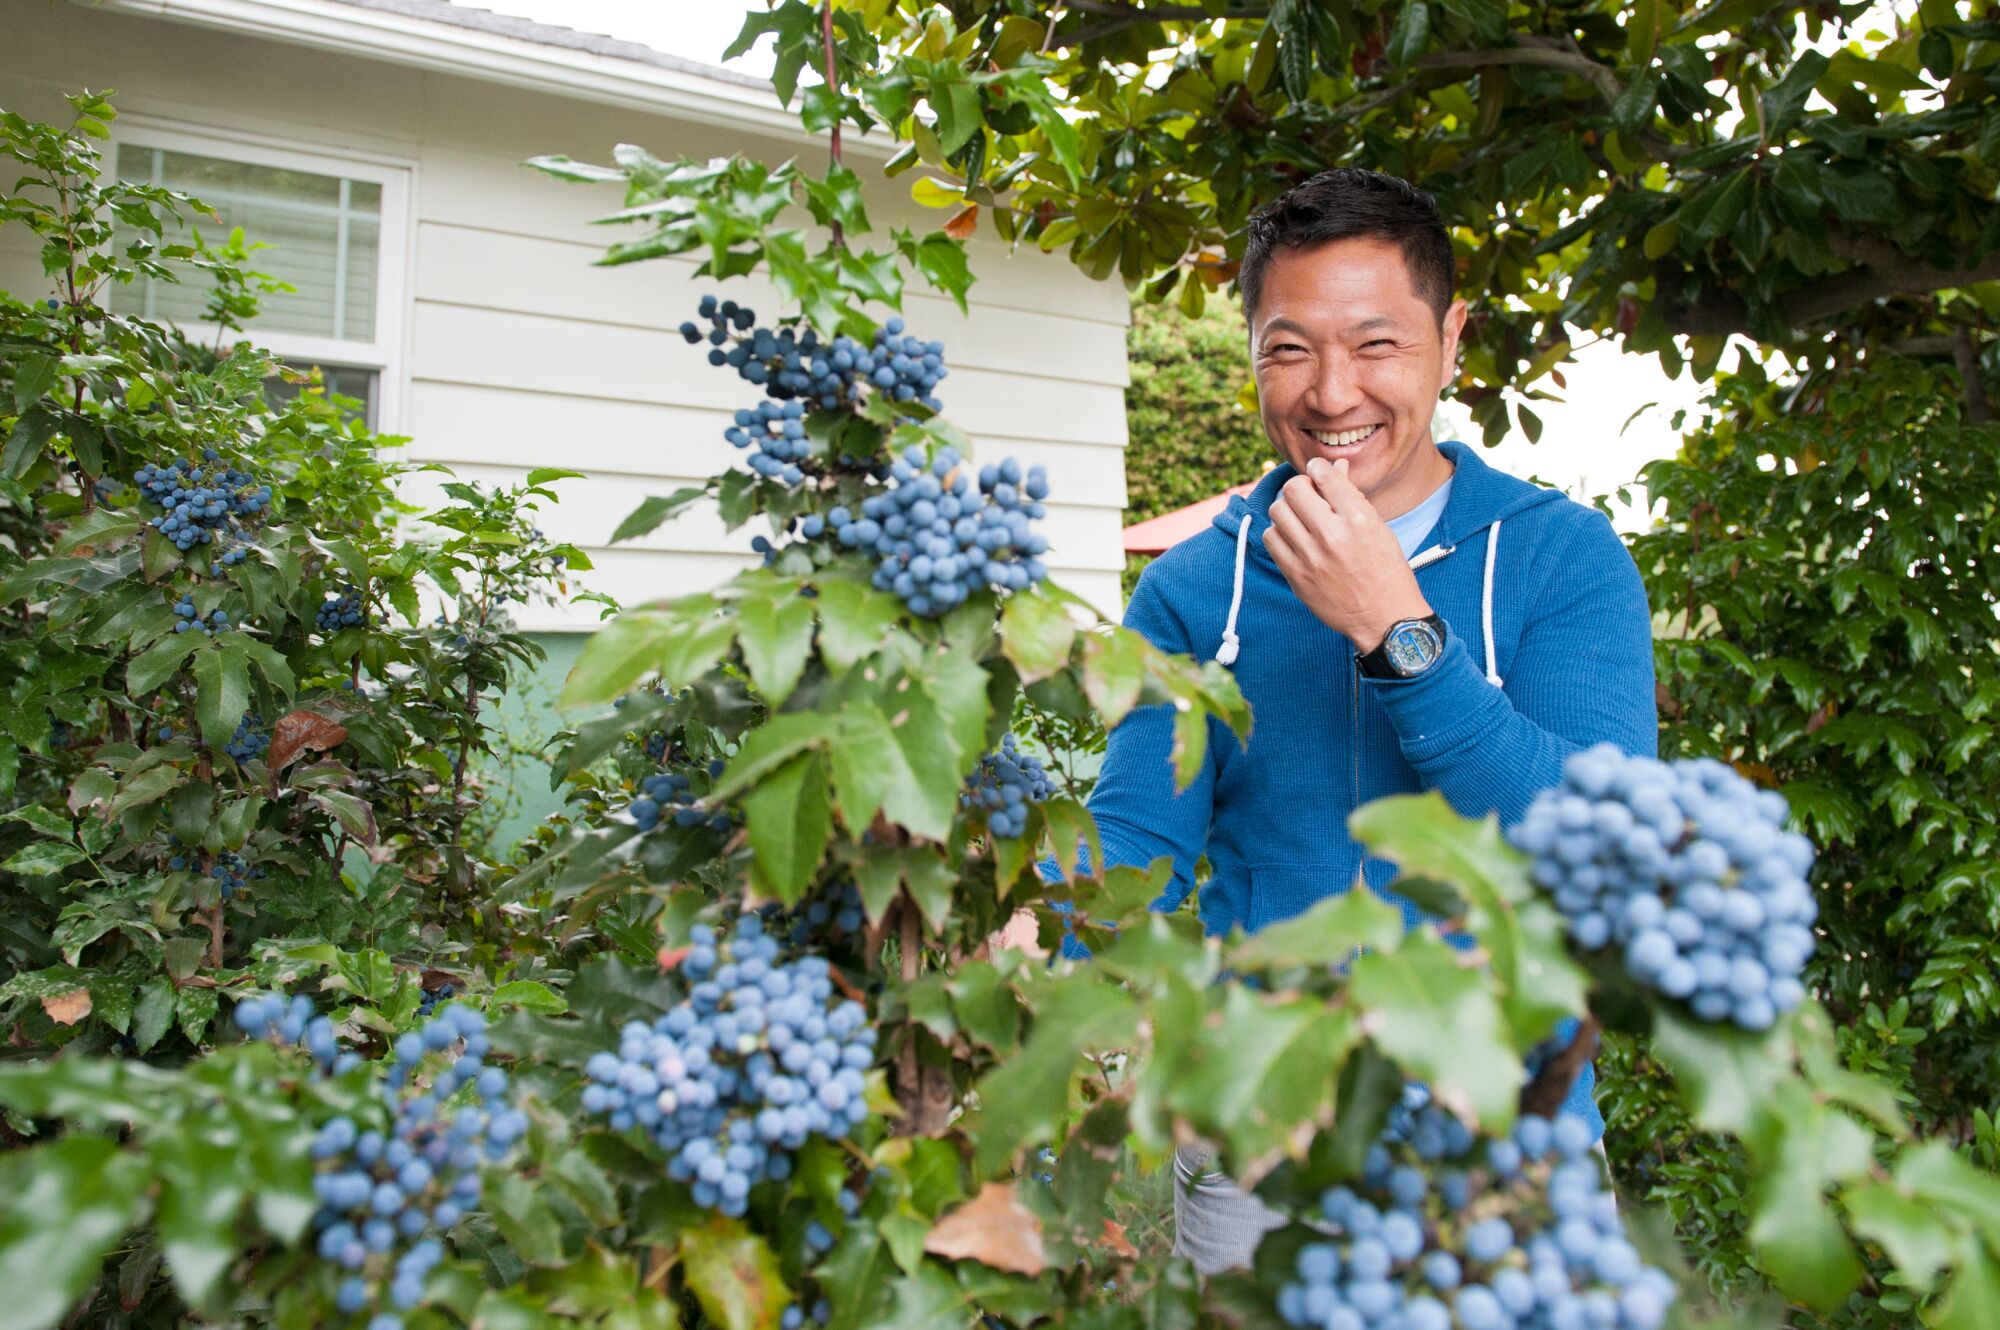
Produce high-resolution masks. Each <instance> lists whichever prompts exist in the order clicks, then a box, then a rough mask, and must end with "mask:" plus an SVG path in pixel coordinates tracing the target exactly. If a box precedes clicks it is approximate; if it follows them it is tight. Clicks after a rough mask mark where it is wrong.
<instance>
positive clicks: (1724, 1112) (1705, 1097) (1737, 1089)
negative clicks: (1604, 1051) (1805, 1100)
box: [1653, 1006, 1792, 1134]
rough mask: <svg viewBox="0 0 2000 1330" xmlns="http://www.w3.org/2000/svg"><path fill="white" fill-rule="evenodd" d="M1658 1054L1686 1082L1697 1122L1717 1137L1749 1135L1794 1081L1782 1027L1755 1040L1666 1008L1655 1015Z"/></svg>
mask: <svg viewBox="0 0 2000 1330" xmlns="http://www.w3.org/2000/svg"><path fill="white" fill-rule="evenodd" d="M1653 1052H1654V1053H1655V1054H1656V1055H1657V1056H1658V1057H1659V1059H1660V1061H1661V1062H1663V1063H1665V1064H1666V1065H1667V1067H1668V1068H1669V1069H1670V1070H1671V1071H1672V1072H1673V1073H1674V1076H1675V1079H1677V1080H1678V1081H1680V1082H1681V1098H1682V1099H1683V1100H1685V1101H1686V1103H1687V1105H1688V1109H1689V1111H1690V1112H1691V1113H1693V1115H1694V1119H1695V1121H1696V1122H1697V1123H1699V1124H1701V1125H1702V1126H1704V1127H1709V1128H1712V1129H1714V1130H1717V1131H1733V1132H1736V1133H1738V1134H1743V1133H1745V1132H1748V1131H1749V1130H1750V1128H1751V1126H1752V1125H1753V1124H1754V1122H1755V1120H1756V1117H1757V1114H1758V1113H1759V1112H1760V1111H1761V1110H1762V1107H1763V1105H1764V1104H1765V1103H1766V1102H1768V1101H1769V1100H1770V1098H1771V1096H1772V1095H1773V1093H1775V1091H1776V1089H1777V1087H1778V1085H1779V1084H1780V1083H1781V1082H1783V1081H1786V1080H1788V1079H1790V1078H1791V1075H1792V1058H1791V1040H1790V1039H1789V1037H1788V1036H1787V1035H1786V1034H1785V1032H1784V1028H1783V1027H1782V1026H1780V1027H1778V1028H1775V1029H1772V1030H1770V1031H1767V1032H1765V1033H1763V1034H1752V1033H1751V1032H1749V1031H1747V1030H1739V1029H1736V1028H1735V1027H1733V1026H1730V1027H1725V1026H1720V1025H1711V1024H1708V1023H1706V1022H1702V1021H1697V1020H1695V1019H1694V1018H1692V1017H1689V1016H1683V1015H1681V1014H1680V1013H1678V1012H1676V1011H1674V1010H1672V1009H1670V1008H1667V1007H1664V1006H1662V1007H1658V1008H1656V1009H1655V1011H1654V1018H1653Z"/></svg>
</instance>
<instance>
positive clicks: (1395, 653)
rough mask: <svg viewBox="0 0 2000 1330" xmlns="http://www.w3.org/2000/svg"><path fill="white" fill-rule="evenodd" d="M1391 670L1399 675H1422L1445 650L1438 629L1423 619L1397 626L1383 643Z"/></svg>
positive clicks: (1384, 652) (1383, 652)
mask: <svg viewBox="0 0 2000 1330" xmlns="http://www.w3.org/2000/svg"><path fill="white" fill-rule="evenodd" d="M1382 648H1383V651H1382V654H1383V655H1385V656H1387V657H1388V658H1389V668H1390V669H1392V670H1394V671H1396V673H1398V674H1421V673H1422V672H1423V671H1424V670H1426V669H1428V668H1429V667H1430V663H1431V662H1432V661H1434V660H1436V659H1437V658H1438V655H1439V653H1441V652H1442V651H1443V650H1444V641H1443V639H1441V638H1440V637H1439V636H1438V633H1437V629H1435V628H1433V627H1431V626H1430V625H1429V624H1427V623H1425V622H1423V621H1422V620H1421V619H1419V620H1414V621H1412V622H1410V623H1401V624H1397V625H1396V627H1395V629H1394V630H1393V631H1391V632H1390V634H1389V636H1388V638H1387V639H1386V640H1385V641H1384V642H1383V643H1382Z"/></svg>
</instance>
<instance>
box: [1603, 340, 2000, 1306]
mask: <svg viewBox="0 0 2000 1330" xmlns="http://www.w3.org/2000/svg"><path fill="white" fill-rule="evenodd" d="M1955 388H1956V385H1955V384H1954V383H1953V382H1952V380H1951V379H1950V378H1948V377H1947V376H1945V375H1942V374H1939V373H1937V372H1934V371H1928V370H1925V369H1924V368H1922V367H1921V366H1919V365H1916V364H1913V363H1910V362H1909V361H1906V360H1894V359H1891V360H1883V361H1878V362H1877V363H1876V364H1875V365H1873V366H1872V367H1871V369H1870V372H1869V373H1868V374H1867V375H1865V376H1854V377H1851V378H1846V379H1842V380H1839V381H1837V382H1835V383H1833V384H1831V385H1829V386H1828V387H1826V388H1824V389H1821V390H1817V391H1802V390H1800V389H1799V388H1797V387H1796V386H1795V385H1787V384H1776V383H1771V382H1767V381H1766V380H1765V379H1764V377H1763V375H1762V374H1761V373H1759V372H1758V371H1757V370H1756V369H1755V368H1754V367H1751V366H1746V369H1745V372H1744V373H1742V374H1740V375H1738V376H1734V377H1730V378H1726V379H1724V380H1723V382H1722V384H1721V387H1720V391H1719V393H1718V396H1717V398H1716V400H1715V402H1714V404H1713V408H1712V411H1711V413H1710V414H1709V415H1708V416H1707V418H1706V419H1705V420H1704V421H1703V422H1702V423H1701V425H1700V427H1699V428H1697V429H1695V430H1694V431H1692V432H1691V433H1690V434H1689V435H1688V437H1687V446H1686V448H1685V450H1684V452H1683V454H1682V456H1681V457H1679V458H1676V459H1674V460H1671V461H1665V462H1660V463H1656V464H1655V465H1654V466H1653V467H1652V468H1650V469H1649V470H1648V472H1647V475H1646V482H1647V486H1648V490H1649V492H1650V493H1651V494H1652V495H1653V497H1654V498H1655V499H1656V500H1659V501H1662V502H1664V504H1665V518H1664V520H1663V521H1662V522H1661V524H1660V525H1659V526H1658V528H1657V529H1656V530H1655V531H1654V532H1652V533H1650V534H1648V535H1644V536H1641V537H1640V538H1638V539H1637V540H1636V541H1635V542H1634V546H1633V552H1634V555H1635V556H1636V557H1637V558H1638V560H1639V564H1640V567H1641V569H1642V571H1644V572H1645V573H1646V575H1647V579H1648V584H1649V589H1650V591H1651V595H1652V599H1653V603H1654V605H1655V606H1656V607H1657V608H1658V609H1660V610H1662V611H1665V612H1667V613H1668V614H1670V615H1671V616H1672V622H1673V624H1674V630H1673V632H1672V633H1671V634H1669V635H1667V636H1665V637H1663V638H1662V639H1661V641H1660V643H1659V648H1658V649H1659V665H1660V670H1659V673H1660V681H1661V687H1662V702H1663V711H1664V713H1665V716H1666V728H1665V730H1664V732H1663V735H1662V738H1663V746H1666V747H1669V748H1671V749H1673V750H1675V751H1680V752H1688V753H1703V754H1709V755H1713V756H1716V757H1721V758H1723V759H1725V760H1728V761H1730V762H1733V763H1735V764H1736V765H1737V767H1738V769H1740V770H1743V771H1746V772H1749V773H1751V774H1753V775H1754V776H1755V777H1756V778H1757V779H1758V780H1759V781H1760V782H1763V783H1766V784H1769V785H1771V786H1773V787H1774V788H1777V789H1780V790H1782V791H1783V792H1784V793H1785V795H1786V797H1787V798H1788V799H1789V800H1790V802H1791V804H1792V807H1793V810H1794V812H1795V814H1796V816H1797V817H1798V818H1799V819H1800V821H1801V824H1802V825H1803V826H1804V827H1805V828H1806V829H1807V830H1809V831H1810V832H1811V834H1812V835H1813V837H1814V839H1815V840H1816V841H1817V842H1818V843H1819V844H1820V845H1821V847H1822V851H1821V858H1820V862H1819V866H1818V868H1817V870H1816V872H1815V875H1814V884H1815V886H1816V888H1817V894H1818V898H1819V905H1820V927H1821V928H1822V930H1824V932H1825V934H1826V936H1827V938H1828V939H1829V943H1830V945H1828V946H1826V947H1823V948H1822V950H1821V952H1820V954H1819V958H1818V960H1817V961H1816V962H1815V964H1814V965H1813V967H1812V968H1811V969H1810V970H1809V972H1808V975H1807V979H1808V983H1809V985H1810V987H1811V988H1812V989H1813V991H1814V992H1816V993H1818V994H1819V995H1820V996H1821V999H1822V1000H1823V1001H1824V1002H1825V1003H1826V1005H1827V1009H1828V1012H1829V1014H1830V1015H1831V1016H1832V1017H1833V1018H1834V1021H1835V1025H1836V1028H1837V1029H1838V1031H1839V1034H1840V1042H1841V1051H1842V1056H1843V1058H1844V1059H1845V1061H1846V1062H1847V1064H1848V1065H1849V1066H1850V1067H1852V1068H1853V1069H1855V1070H1857V1071H1865V1072H1867V1073H1869V1074H1871V1075H1875V1076H1879V1077H1882V1078H1884V1079H1885V1080H1886V1081H1888V1082H1889V1083H1890V1084H1892V1085H1893V1086H1894V1087H1895V1090H1896V1095H1897V1099H1898V1101H1899V1103H1900V1104H1901V1106H1902V1108H1903V1109H1904V1111H1906V1112H1907V1113H1908V1114H1909V1115H1910V1117H1911V1121H1912V1124H1913V1126H1914V1127H1915V1129H1916V1130H1917V1131H1918V1132H1919V1133H1921V1134H1923V1135H1925V1136H1928V1137H1932V1138H1935V1139H1938V1140H1942V1141H1945V1142H1949V1143H1952V1144H1954V1145H1956V1146H1959V1147H1961V1148H1969V1149H1973V1150H1975V1151H1977V1150H1980V1149H1982V1148H1984V1149H1986V1150H1990V1148H1991V1147H1990V1137H1991V1127H1990V1116H1989V1115H1988V1112H1987V1111H1984V1110H1986V1108H1987V1106H1988V1105H1990V1104H1992V1103H1993V1102H1994V1099H1995V1096H1996V1094H2000V1085H1996V1083H1995V1079H1994V1068H1993V1065H1992V1058H1991V1049H1992V1047H1993V1043H1994V1040H1995V1038H1996V1034H2000V1031H1996V1028H1995V1024H1994V1022H1995V1016H1996V1011H1995V1005H1994V1002H1993V993H1992V982H1993V980H1992V973H1993V971H1992V965H1991V962H1990V959H1988V958H1987V956H1986V952H1987V947H1988V944H1989V942H1990V939H1991V938H1992V936H1993V933H1994V924H1995V922H1996V920H1995V919H1994V918H1993V915H1992V901H1993V900H1994V898H1995V897H1994V885H1995V884H1994V881H1993V850H1994V846H1995V816H1996V810H1995V807H1994V802H1993V791H1994V789H1995V788H1996V784H1995V778H1996V774H2000V773H1996V770H1995V768H1994V765H1993V761H1994V759H1993V755H1992V753H1991V752H1990V751H1989V744H1988V742H1987V740H1988V737H1989V736H1988V730H1989V724H1988V720H1989V717H1988V716H1987V712H1988V711H1989V710H1990V709H1991V707H1992V705H1993V701H1994V699H1995V698H1996V697H2000V661H1997V660H1996V657H1995V654H1994V644H1993V634H1992V627H1991V625H1992V616H1993V613H1994V606H1995V605H1996V603H2000V581H1996V580H1995V578H1996V570H1994V569H1993V568H1991V567H1990V566H1989V563H1990V561H1989V560H1988V559H1987V557H1986V553H1987V551H1989V550H1990V549H1991V548H1992V545H1993V541H1994V539H1995V535H1994V532H1995V525H1996V521H2000V509H1996V502H1995V497H1994V490H1993V484H1992V476H1993V474H1994V470H1995V466H1996V463H2000V436H1996V434H1995V431H1994V430H1993V429H1992V428H1991V427H1988V426H1981V425H1975V424H1967V423H1965V422H1964V421H1963V420H1962V419H1961V416H1960V412H1959V410H1958V408H1957V406H1956V404H1955V402H1954V400H1953V398H1954V396H1955ZM1621 1056H1622V1057H1627V1058H1631V1059H1632V1060H1633V1061H1634V1062H1635V1063H1638V1064H1641V1065H1643V1063H1644V1059H1643V1057H1642V1056H1640V1055H1639V1054H1638V1053H1637V1052H1636V1051H1633V1052H1628V1053H1625V1054H1623V1055H1621ZM1606 1079H1607V1083H1609V1082H1610V1081H1611V1080H1612V1078H1611V1077H1609V1076H1607V1078H1606ZM1655 1084H1656V1082H1655V1081H1654V1080H1653V1078H1650V1077H1646V1076H1641V1077H1638V1078H1637V1080H1636V1081H1635V1086H1637V1087H1644V1086H1650V1085H1655ZM1610 1116H1611V1118H1612V1121H1613V1122H1614V1124H1620V1125H1623V1124H1625V1123H1630V1124H1631V1126H1632V1129H1633V1130H1632V1133H1631V1135H1629V1136H1628V1135H1626V1134H1625V1133H1623V1132H1619V1131H1614V1133H1613V1140H1614V1141H1621V1140H1623V1141H1626V1142H1627V1143H1628V1148H1627V1149H1626V1150H1625V1151H1624V1152H1622V1153H1621V1155H1620V1156H1619V1157H1618V1162H1619V1163H1620V1164H1621V1166H1622V1168H1623V1169H1624V1170H1625V1171H1626V1176H1627V1178H1628V1180H1629V1181H1630V1182H1631V1183H1632V1184H1634V1185H1635V1187H1636V1188H1637V1189H1638V1192H1639V1194H1641V1195H1646V1194H1652V1195H1654V1196H1657V1197H1659V1198H1660V1199H1662V1200H1667V1201H1669V1202H1670V1203H1671V1204H1672V1206H1673V1208H1674V1210H1675V1212H1676V1215H1677V1217H1678V1218H1682V1219H1684V1220H1685V1221H1687V1231H1688V1232H1689V1233H1690V1235H1691V1236H1695V1237H1696V1239H1697V1241H1696V1246H1697V1249H1698V1250H1700V1251H1701V1253H1702V1259H1703V1262H1704V1264H1706V1265H1709V1266H1710V1267H1711V1268H1712V1269H1713V1270H1714V1271H1715V1272H1716V1273H1717V1274H1718V1275H1721V1276H1724V1277H1726V1278H1729V1279H1731V1280H1732V1281H1733V1280H1735V1279H1737V1278H1740V1277H1741V1276H1742V1275H1743V1274H1744V1271H1743V1270H1742V1268H1741V1259H1742V1257H1741V1253H1740V1252H1732V1251H1730V1250H1729V1249H1728V1247H1729V1243H1728V1242H1727V1241H1726V1240H1727V1239H1728V1237H1729V1230H1730V1228H1731V1227H1732V1226H1731V1224H1730V1223H1729V1221H1728V1219H1727V1216H1728V1214H1729V1213H1730V1211H1731V1209H1732V1208H1733V1206H1734V1204H1735V1200H1736V1198H1737V1197H1738V1196H1740V1195H1741V1193H1742V1192H1743V1191H1744V1189H1745V1188H1746V1187H1747V1186H1748V1182H1749V1178H1748V1175H1747V1174H1746V1172H1745V1170H1744V1167H1743V1165H1742V1161H1741V1160H1740V1158H1737V1157H1734V1155H1733V1152H1731V1151H1729V1150H1727V1149H1726V1148H1721V1147H1719V1146H1718V1144H1717V1143H1715V1142H1712V1141H1709V1140H1706V1139H1703V1138H1699V1137H1697V1136H1694V1135H1692V1134H1690V1133H1689V1132H1688V1129H1687V1124H1686V1122H1685V1120H1684V1119H1681V1118H1679V1117H1678V1115H1676V1114H1674V1113H1673V1112H1672V1111H1671V1110H1670V1109H1669V1108H1667V1107H1665V1106H1664V1105H1663V1104H1662V1103H1661V1096H1660V1095H1659V1094H1658V1092H1657V1090H1655V1091H1654V1092H1653V1093H1645V1092H1642V1091H1639V1090H1636V1089H1635V1091H1634V1093H1633V1094H1632V1095H1631V1097H1630V1100H1629V1106H1620V1107H1619V1108H1617V1109H1616V1110H1614V1111H1613V1112H1612V1113H1611V1114H1610ZM1711 1216H1714V1217H1715V1218H1711ZM1711 1234H1713V1235H1714V1237H1713V1239H1711V1238H1710V1236H1709V1235H1711ZM1907 1303H1908V1296H1907V1294H1906V1293H1903V1292H1901V1291H1895V1292H1891V1293H1888V1294H1885V1295H1883V1296H1881V1297H1880V1298H1879V1299H1867V1300H1864V1299H1861V1298H1856V1299H1855V1300H1854V1301H1853V1302H1852V1303H1851V1304H1850V1305H1849V1306H1848V1307H1847V1308H1846V1309H1845V1310H1844V1312H1843V1313H1842V1314H1841V1318H1840V1319H1838V1320H1836V1321H1833V1322H1830V1323H1834V1324H1854V1325H1875V1324H1893V1323H1898V1321H1897V1318H1899V1317H1901V1316H1902V1315H1904V1313H1905V1312H1906V1311H1907Z"/></svg>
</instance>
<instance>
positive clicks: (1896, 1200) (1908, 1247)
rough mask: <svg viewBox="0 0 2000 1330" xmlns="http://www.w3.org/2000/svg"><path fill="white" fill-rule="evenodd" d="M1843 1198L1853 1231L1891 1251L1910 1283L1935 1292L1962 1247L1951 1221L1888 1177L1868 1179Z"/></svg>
mask: <svg viewBox="0 0 2000 1330" xmlns="http://www.w3.org/2000/svg"><path fill="white" fill-rule="evenodd" d="M1841 1201H1842V1202H1843V1203H1844V1204H1845V1205H1846V1207H1847V1219H1848V1223H1849V1224H1850V1225H1851V1226H1852V1227H1853V1229H1854V1231H1855V1232H1856V1233H1857V1234H1859V1235H1860V1236H1861V1237H1863V1238H1866V1239H1867V1240H1868V1241H1870V1242H1873V1243H1874V1244H1876V1245H1877V1246H1878V1247H1880V1248H1881V1249H1882V1250H1883V1251H1884V1252H1887V1253H1888V1256H1889V1259H1890V1260H1891V1261H1893V1262H1895V1265H1896V1270H1897V1272H1898V1273H1899V1274H1901V1275H1902V1276H1903V1279H1904V1282H1906V1283H1907V1284H1908V1285H1909V1286H1910V1287H1911V1288H1913V1289H1914V1290H1916V1291H1917V1292H1918V1293H1928V1292H1930V1290H1931V1288H1932V1287H1933V1286H1934V1285H1935V1284H1936V1283H1937V1276H1938V1271H1940V1270H1942V1269H1944V1268H1945V1267H1946V1266H1947V1265H1950V1264H1951V1262H1952V1256H1953V1253H1954V1252H1955V1251H1956V1249H1957V1247H1958V1234H1957V1233H1956V1232H1955V1231H1954V1230H1953V1228H1952V1226H1951V1225H1949V1224H1947V1223H1945V1222H1944V1220H1942V1219H1940V1218H1939V1217H1938V1215H1937V1213H1936V1212H1935V1211H1933V1210H1931V1209H1929V1208H1928V1207H1926V1206H1924V1205H1922V1204H1920V1203H1919V1202H1917V1201H1915V1200H1912V1199H1911V1198H1910V1197H1908V1196H1905V1195H1904V1194H1903V1193H1902V1192H1900V1191H1898V1190H1897V1189H1896V1188H1895V1187H1892V1186H1890V1185H1889V1184H1888V1183H1886V1182H1866V1183H1863V1184H1861V1185H1860V1186H1858V1187H1854V1188H1852V1189H1850V1190H1849V1191H1847V1192H1846V1193H1845V1194H1844V1195H1842V1197H1841Z"/></svg>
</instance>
